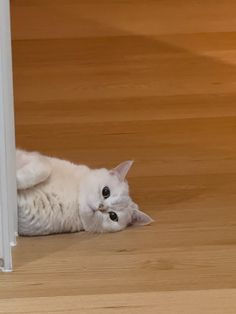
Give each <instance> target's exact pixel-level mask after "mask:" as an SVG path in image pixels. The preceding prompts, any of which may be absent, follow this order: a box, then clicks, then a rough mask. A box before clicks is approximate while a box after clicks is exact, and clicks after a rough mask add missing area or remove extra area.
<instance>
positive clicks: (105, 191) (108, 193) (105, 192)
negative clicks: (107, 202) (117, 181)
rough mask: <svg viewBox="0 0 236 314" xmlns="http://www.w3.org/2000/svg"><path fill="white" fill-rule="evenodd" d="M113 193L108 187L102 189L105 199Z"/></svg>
mask: <svg viewBox="0 0 236 314" xmlns="http://www.w3.org/2000/svg"><path fill="white" fill-rule="evenodd" d="M110 194H111V192H110V189H109V187H108V186H105V187H104V188H103V189H102V195H103V197H104V198H108V197H109V196H110Z"/></svg>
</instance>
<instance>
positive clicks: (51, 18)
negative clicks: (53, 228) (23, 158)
mask: <svg viewBox="0 0 236 314" xmlns="http://www.w3.org/2000/svg"><path fill="white" fill-rule="evenodd" d="M11 9H12V28H13V52H14V85H15V111H16V132H17V134H16V135H17V145H18V146H20V147H22V148H26V149H29V150H40V151H41V152H43V153H46V154H50V155H55V156H59V157H63V158H67V159H70V160H72V161H74V162H79V163H86V164H88V165H90V166H92V167H100V166H106V167H111V166H114V165H116V164H117V163H118V162H120V161H123V160H126V159H130V158H133V159H134V160H135V161H136V163H135V165H134V168H133V170H132V173H130V176H129V182H130V185H131V191H132V195H133V197H134V199H135V200H136V201H137V202H138V203H139V204H140V205H141V207H142V208H143V209H144V210H145V211H146V212H147V213H149V214H150V215H151V216H152V217H153V218H154V219H155V220H156V222H155V223H154V224H152V225H151V226H148V227H141V228H130V229H127V230H126V231H124V232H121V233H117V234H105V235H92V234H87V233H78V234H68V235H55V236H48V237H35V238H19V240H18V246H17V247H16V248H15V249H14V272H13V273H10V274H6V273H5V274H0V313H4V314H10V313H21V314H27V313H28V314H34V313H37V314H41V313H44V314H45V313H51V314H52V313H54V314H55V313H68V314H69V313H70V314H77V313H80V314H81V313H96V314H97V313H104V314H106V313H128V314H132V313H158V314H161V313H168V314H170V313H171V314H177V313H181V314H182V313H186V314H205V313H207V314H208V313H212V314H213V313H214V314H228V313H232V314H234V313H236V145H235V137H236V18H235V12H236V2H235V1H234V0H226V1H219V0H215V1H213V0H205V1H195V0H189V1H182V0H181V1H177V0H166V1H152V0H145V1H144V0H143V1H140V0H127V1H122V0H102V1H97V0H88V1H87V0H57V1H52V0H40V1H35V0H12V1H11Z"/></svg>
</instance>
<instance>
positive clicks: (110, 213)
mask: <svg viewBox="0 0 236 314" xmlns="http://www.w3.org/2000/svg"><path fill="white" fill-rule="evenodd" d="M109 216H110V219H111V220H113V221H118V216H117V214H116V213H115V212H109Z"/></svg>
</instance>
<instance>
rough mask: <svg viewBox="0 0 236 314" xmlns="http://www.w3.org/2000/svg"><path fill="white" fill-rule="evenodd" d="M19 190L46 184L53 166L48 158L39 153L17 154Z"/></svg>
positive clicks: (18, 151)
mask: <svg viewBox="0 0 236 314" xmlns="http://www.w3.org/2000/svg"><path fill="white" fill-rule="evenodd" d="M16 166H17V167H16V168H17V169H16V182H17V189H18V190H24V189H28V188H31V187H33V186H35V185H37V184H39V183H41V182H44V181H45V180H46V179H47V178H48V177H49V176H50V174H51V171H52V166H51V163H50V161H49V159H48V158H47V157H44V156H42V155H40V154H39V153H34V152H33V153H28V152H25V151H22V150H17V152H16Z"/></svg>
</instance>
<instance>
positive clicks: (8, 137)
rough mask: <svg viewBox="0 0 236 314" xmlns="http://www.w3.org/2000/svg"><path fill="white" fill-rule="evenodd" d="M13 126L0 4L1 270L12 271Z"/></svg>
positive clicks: (2, 4) (4, 9) (1, 3)
mask: <svg viewBox="0 0 236 314" xmlns="http://www.w3.org/2000/svg"><path fill="white" fill-rule="evenodd" d="M15 156H16V154H15V124H14V105H13V82H12V53H11V30H10V4H9V0H0V261H1V264H0V269H1V270H3V271H11V270H12V255H11V246H13V245H15V244H16V235H17V190H16V160H15V158H16V157H15Z"/></svg>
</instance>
